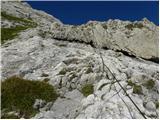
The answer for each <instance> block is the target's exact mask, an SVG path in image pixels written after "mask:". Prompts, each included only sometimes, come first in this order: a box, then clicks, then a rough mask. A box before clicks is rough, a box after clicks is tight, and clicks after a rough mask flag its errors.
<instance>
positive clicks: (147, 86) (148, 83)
mask: <svg viewBox="0 0 160 120" xmlns="http://www.w3.org/2000/svg"><path fill="white" fill-rule="evenodd" d="M143 85H144V86H145V87H146V88H147V89H152V88H153V87H154V85H155V82H154V81H153V80H148V81H147V82H145V83H144V84H143Z"/></svg>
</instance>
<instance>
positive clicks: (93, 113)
mask: <svg viewBox="0 0 160 120" xmlns="http://www.w3.org/2000/svg"><path fill="white" fill-rule="evenodd" d="M6 3H8V4H6ZM6 3H5V2H4V3H2V4H4V6H6V8H5V7H4V8H2V10H4V11H6V12H7V11H8V12H11V10H12V13H11V14H12V15H15V16H17V15H19V14H18V13H17V12H15V10H17V7H14V8H12V7H9V6H11V5H15V6H19V7H21V9H23V10H24V11H25V10H26V13H28V11H34V12H35V14H33V18H34V17H35V21H37V22H39V19H41V16H43V17H42V18H44V20H45V21H48V22H47V24H49V25H48V26H47V25H46V24H43V23H39V24H40V25H39V26H37V27H36V28H30V29H27V30H25V31H23V32H21V33H20V34H19V36H18V37H16V38H14V39H13V40H11V41H8V42H6V43H5V44H3V45H2V46H1V54H2V79H3V80H4V79H6V78H8V77H11V76H13V75H18V76H21V77H23V78H25V79H29V80H40V81H42V80H44V79H47V80H48V81H47V82H48V83H49V84H51V85H53V86H54V87H55V89H56V91H57V92H58V94H59V97H58V99H57V100H56V101H55V102H49V103H46V102H45V101H43V100H35V101H37V102H35V104H34V107H37V105H40V106H41V107H40V108H39V112H38V113H37V114H36V115H35V116H34V117H33V118H37V119H42V118H46V119H47V118H50V119H52V118H53V119H56V118H59V119H61V118H66V119H76V118H77V119H79V118H83V119H89V118H95V119H98V118H99V119H102V118H103V119H109V118H110V119H131V118H133V119H141V118H143V116H142V115H141V114H140V113H139V111H138V110H137V108H136V107H135V106H134V105H133V103H132V102H131V101H130V100H129V99H128V97H127V95H126V93H125V92H124V91H123V89H122V88H121V87H120V86H119V84H118V82H119V83H120V84H121V85H122V86H123V88H124V89H125V91H126V92H127V93H128V94H129V96H130V97H131V98H132V99H133V101H134V102H135V103H136V105H137V106H138V107H139V108H140V110H141V111H142V112H143V114H144V115H145V117H146V118H156V119H157V118H159V108H158V107H157V102H158V101H159V69H158V67H159V64H158V63H155V62H153V61H148V60H144V59H142V58H145V59H150V58H152V57H154V58H157V57H158V46H157V45H158V44H157V42H158V32H157V31H158V27H157V26H155V25H154V24H153V23H151V22H149V21H148V20H146V19H144V20H143V21H138V22H137V21H136V22H135V23H142V24H143V26H144V27H143V28H142V29H140V28H133V29H132V30H128V29H127V28H125V26H126V25H128V24H131V22H129V21H120V20H109V21H107V22H96V21H94V22H88V23H87V24H84V25H81V26H77V27H74V26H72V25H63V24H62V23H61V22H60V21H59V20H56V19H54V18H53V17H51V16H49V15H47V14H46V13H43V12H39V11H38V10H33V9H32V8H31V7H29V6H28V5H27V4H26V3H24V2H23V4H22V3H21V2H6ZM24 4H25V6H24ZM24 8H26V9H24ZM27 10H28V11H27ZM22 14H23V15H24V13H22ZM39 14H41V16H38V15H39ZM36 15H37V16H36ZM19 16H21V15H19ZM31 16H32V15H31ZM46 16H48V17H46ZM55 20H56V22H54V21H55ZM42 21H43V20H42ZM44 23H45V22H44ZM5 24H8V23H7V22H5ZM105 25H106V26H105ZM104 26H105V28H107V29H105V28H104ZM45 28H46V29H45ZM42 29H43V32H44V31H47V32H46V34H45V37H42V36H41V35H40V34H41V32H42V31H41V30H42ZM83 30H84V31H83ZM125 33H126V34H127V35H125ZM85 34H86V35H85ZM127 36H128V37H129V38H126V37H127ZM144 40H145V42H144ZM82 41H83V42H84V43H81V42H82ZM131 41H132V42H131ZM135 44H136V45H135ZM96 45H98V47H96ZM93 46H94V47H93ZM99 46H100V47H99ZM140 46H141V47H140ZM142 46H143V47H142ZM104 47H106V48H108V49H102V48H104ZM146 49H147V50H146ZM121 50H122V51H125V52H128V54H131V55H134V57H133V56H132V57H131V56H126V55H125V54H124V53H123V52H121ZM135 56H136V57H135ZM110 71H111V72H112V73H113V74H112V73H111V72H110ZM113 75H114V76H115V78H116V79H117V80H118V82H117V81H116V80H115V78H114V76H113ZM150 83H152V84H150ZM86 84H93V86H94V91H93V93H91V94H90V95H88V96H87V97H85V96H84V95H83V93H82V91H81V89H82V87H83V86H84V85H86ZM42 103H43V105H42Z"/></svg>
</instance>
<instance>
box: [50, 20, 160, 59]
mask: <svg viewBox="0 0 160 120" xmlns="http://www.w3.org/2000/svg"><path fill="white" fill-rule="evenodd" d="M51 32H52V35H53V37H54V38H57V39H66V40H69V41H83V42H85V43H93V45H94V46H95V47H100V48H108V49H112V50H117V51H124V52H127V53H128V54H130V55H134V56H137V57H141V58H145V59H152V58H158V27H157V26H156V25H155V24H153V23H152V22H150V21H148V20H147V19H146V18H144V19H143V20H142V21H135V22H130V21H121V20H108V21H107V22H98V21H89V22H88V23H86V24H83V25H80V26H71V25H58V24H52V26H51Z"/></svg>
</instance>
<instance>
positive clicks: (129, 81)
mask: <svg viewBox="0 0 160 120" xmlns="http://www.w3.org/2000/svg"><path fill="white" fill-rule="evenodd" d="M127 83H128V85H129V86H134V85H135V83H133V82H132V81H131V80H128V81H127Z"/></svg>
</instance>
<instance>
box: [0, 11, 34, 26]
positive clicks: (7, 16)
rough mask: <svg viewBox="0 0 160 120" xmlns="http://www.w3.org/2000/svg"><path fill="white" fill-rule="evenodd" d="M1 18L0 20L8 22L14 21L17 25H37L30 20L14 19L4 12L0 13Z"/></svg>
mask: <svg viewBox="0 0 160 120" xmlns="http://www.w3.org/2000/svg"><path fill="white" fill-rule="evenodd" d="M1 16H2V19H3V18H4V19H7V20H9V21H14V22H18V23H20V22H21V23H24V25H27V26H36V25H37V24H36V23H35V22H33V21H32V19H24V18H19V17H15V16H12V15H9V14H7V13H6V12H1Z"/></svg>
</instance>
